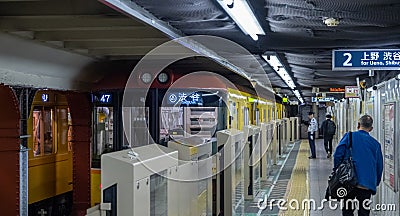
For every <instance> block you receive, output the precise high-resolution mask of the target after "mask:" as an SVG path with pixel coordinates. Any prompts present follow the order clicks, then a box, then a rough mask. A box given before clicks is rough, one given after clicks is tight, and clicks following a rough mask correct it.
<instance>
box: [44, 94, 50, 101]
mask: <svg viewBox="0 0 400 216" xmlns="http://www.w3.org/2000/svg"><path fill="white" fill-rule="evenodd" d="M48 101H49V95H48V94H42V102H48Z"/></svg>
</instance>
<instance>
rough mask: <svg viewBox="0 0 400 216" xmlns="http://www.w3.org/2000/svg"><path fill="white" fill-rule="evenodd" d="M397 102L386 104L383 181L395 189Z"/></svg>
mask: <svg viewBox="0 0 400 216" xmlns="http://www.w3.org/2000/svg"><path fill="white" fill-rule="evenodd" d="M395 119H396V106H395V103H388V104H385V144H384V159H383V160H384V169H383V172H384V173H383V181H384V182H385V183H386V184H387V185H388V186H389V187H390V188H391V189H392V190H393V191H396V190H397V186H396V182H397V178H396V162H395V157H394V155H395V150H396V149H395V143H396V140H395V136H394V134H395Z"/></svg>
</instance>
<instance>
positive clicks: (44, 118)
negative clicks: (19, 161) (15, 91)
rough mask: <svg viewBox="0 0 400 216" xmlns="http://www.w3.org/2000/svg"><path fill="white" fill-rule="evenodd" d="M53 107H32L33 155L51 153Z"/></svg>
mask: <svg viewBox="0 0 400 216" xmlns="http://www.w3.org/2000/svg"><path fill="white" fill-rule="evenodd" d="M53 115H54V114H53V109H52V108H48V107H34V109H33V135H32V137H33V155H34V156H42V155H49V154H52V153H53V146H54V145H53V118H54V116H53Z"/></svg>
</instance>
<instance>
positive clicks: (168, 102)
mask: <svg viewBox="0 0 400 216" xmlns="http://www.w3.org/2000/svg"><path fill="white" fill-rule="evenodd" d="M140 76H141V75H139V77H137V79H135V83H134V85H132V86H131V87H129V84H128V85H126V86H128V87H126V86H125V85H124V83H110V80H106V81H105V83H104V82H103V83H100V84H99V85H101V86H109V90H105V89H104V88H103V89H101V90H99V91H94V92H92V102H93V138H92V141H93V142H92V169H91V205H92V206H95V205H97V204H99V203H100V202H101V196H102V195H101V193H102V189H104V188H103V187H104V185H103V183H102V181H101V172H102V171H101V170H102V169H101V168H102V167H101V156H102V155H103V154H105V153H110V152H115V151H119V150H122V149H126V148H130V147H137V146H145V145H149V144H151V143H159V144H161V145H163V146H169V143H171V141H172V142H173V141H176V140H190V139H191V138H193V137H196V138H202V139H206V140H208V141H211V142H216V134H217V132H218V131H223V130H225V129H232V130H238V131H244V130H245V128H246V126H249V127H250V125H255V126H260V125H261V124H268V125H271V128H270V129H269V130H268V133H269V137H270V139H271V140H272V138H271V137H272V136H274V135H273V134H274V132H277V133H276V136H277V138H276V140H277V142H276V144H274V145H277V146H279V147H277V148H276V149H275V154H276V155H281V154H283V153H284V150H285V149H284V143H288V142H290V141H291V142H293V141H294V140H295V139H296V138H295V137H297V139H298V136H295V135H294V134H297V133H298V129H297V125H298V124H299V122H298V119H297V118H292V119H289V118H285V117H286V116H285V105H284V104H283V103H282V101H281V99H280V98H279V97H277V96H276V95H275V94H273V93H272V92H267V93H265V92H261V94H260V93H258V94H257V92H256V91H255V90H254V89H252V88H251V87H252V86H251V84H250V83H249V82H248V81H247V80H245V79H244V78H242V80H241V82H240V83H242V84H244V85H240V86H238V85H234V84H232V83H231V82H229V80H228V81H227V80H225V79H224V78H223V77H220V76H210V75H209V74H207V73H193V74H182V73H179V72H175V71H172V70H165V71H162V72H161V73H159V74H156V75H155V76H154V80H153V81H152V83H151V84H149V85H148V86H150V87H149V88H148V89H144V87H143V86H144V85H143V84H142V83H140V82H143V81H142V79H141V77H140ZM160 77H163V81H162V80H161V78H160ZM165 80H166V81H165ZM193 80H196V82H193ZM246 82H248V83H249V84H247V85H246ZM123 87H126V88H125V89H123ZM143 91H146V93H143ZM124 94H126V95H129V97H128V98H136V99H137V100H141V101H142V102H144V103H143V104H144V107H129V106H124V102H123V100H124ZM126 95H125V97H126ZM132 95H134V96H135V97H131V96H132ZM138 95H144V98H137V97H138ZM295 119H296V120H295ZM124 120H125V121H124ZM123 125H125V128H123ZM292 125H293V126H292ZM274 126H276V127H277V128H276V129H277V130H275V129H274ZM147 129H149V132H148V133H147V131H146V130H147ZM122 131H124V132H122ZM292 134H293V135H292ZM289 137H290V138H289ZM178 142H179V141H178ZM271 146H272V145H271ZM215 148H217V147H215V146H214V147H213V152H214V153H215V152H216V151H217V150H216V149H215ZM269 153H270V154H271V156H270V159H271V160H272V161H270V162H268V163H269V164H273V163H274V161H275V162H276V159H275V160H274V159H273V156H272V154H273V153H272V152H269ZM265 163H267V162H265ZM264 166H265V165H264ZM264 168H265V167H264ZM265 169H266V168H265ZM257 174H258V175H260V173H257ZM264 175H265V173H264ZM215 184H216V182H215V181H214V182H213V185H215ZM103 195H104V194H103ZM199 196H200V195H199ZM213 200H214V201H215V198H213ZM204 202H205V201H204ZM215 205H216V204H214V205H213V206H215ZM183 215H184V214H183ZM213 215H221V212H219V213H217V210H215V209H214V210H213Z"/></svg>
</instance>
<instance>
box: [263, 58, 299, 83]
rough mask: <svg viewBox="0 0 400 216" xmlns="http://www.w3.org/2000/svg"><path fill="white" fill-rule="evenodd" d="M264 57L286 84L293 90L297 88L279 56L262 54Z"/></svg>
mask: <svg viewBox="0 0 400 216" xmlns="http://www.w3.org/2000/svg"><path fill="white" fill-rule="evenodd" d="M262 57H263V59H264V60H265V61H266V62H268V64H269V65H270V66H271V67H272V68H273V69H274V70H275V72H276V73H277V74H278V75H279V76H280V77H281V78H282V80H283V81H285V83H286V85H287V86H289V88H291V89H292V90H293V89H295V88H296V85H295V84H294V82H293V79H292V77H290V75H289V74H288V72H287V71H286V69H285V68H284V67H283V65H282V63H281V62H280V61H279V59H278V57H276V56H274V55H270V56H267V55H262Z"/></svg>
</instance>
